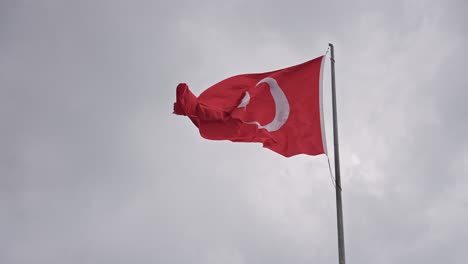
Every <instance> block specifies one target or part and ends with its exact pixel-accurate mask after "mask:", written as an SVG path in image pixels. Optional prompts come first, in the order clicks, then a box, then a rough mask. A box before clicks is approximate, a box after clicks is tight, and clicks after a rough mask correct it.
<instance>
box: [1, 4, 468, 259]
mask: <svg viewBox="0 0 468 264" xmlns="http://www.w3.org/2000/svg"><path fill="white" fill-rule="evenodd" d="M1 6H2V8H1V11H0V12H1V14H2V15H1V16H0V20H1V21H2V23H0V24H1V25H0V121H1V123H0V129H1V131H2V133H1V137H0V149H1V150H0V233H1V234H2V236H1V238H0V262H1V263H15V264H16V263H63V262H67V263H129V262H132V263H314V262H316V263H325V262H334V261H337V249H336V231H335V208H334V192H333V189H332V186H331V183H330V179H329V175H328V167H327V164H326V159H325V158H324V157H322V156H319V157H302V156H300V157H295V158H291V159H285V158H282V157H280V156H278V155H277V154H275V153H272V152H271V151H268V150H266V149H262V148H261V146H260V145H259V144H241V143H236V144H234V143H231V142H214V141H207V140H203V139H201V138H200V136H199V135H198V132H197V130H196V129H195V127H193V125H192V124H191V123H190V122H189V121H188V120H186V119H185V118H181V117H177V116H173V115H172V114H171V112H172V103H173V100H174V96H175V86H176V85H177V83H179V82H187V83H189V85H190V86H191V88H192V89H193V90H194V91H195V92H196V93H199V92H201V91H203V90H204V89H205V88H206V87H208V86H209V85H211V84H213V83H215V82H217V81H219V80H220V79H222V78H225V77H228V76H230V75H232V74H238V73H243V72H259V71H267V70H272V69H275V68H278V67H283V66H288V65H292V64H294V63H299V62H302V61H305V60H307V59H310V58H312V57H314V56H319V55H321V54H322V53H323V52H325V50H326V46H327V44H328V42H329V41H332V42H334V44H335V46H336V51H337V84H338V91H339V93H338V102H339V105H338V110H339V118H340V123H339V124H340V142H341V151H342V155H341V156H342V169H343V176H342V177H343V182H344V206H345V208H344V209H345V237H346V246H347V257H348V263H358V262H365V263H370V262H374V263H396V262H397V263H414V262H425V263H440V262H444V263H462V260H463V259H464V258H465V257H466V253H465V252H464V251H463V248H462V245H464V244H466V243H467V241H466V240H467V239H466V237H467V234H466V231H464V230H463V229H461V228H460V227H461V226H463V223H464V222H466V220H467V218H468V214H467V213H466V210H464V209H465V208H466V205H467V202H468V201H467V200H468V198H467V196H466V194H465V189H466V188H465V187H466V186H467V184H468V182H467V180H466V179H465V177H464V176H465V175H466V173H467V172H468V167H467V166H466V164H465V160H466V158H468V145H467V143H468V142H467V141H466V136H464V135H466V134H467V133H466V131H467V128H468V127H467V125H466V122H465V116H466V112H467V111H466V107H465V106H464V102H465V99H466V98H467V95H468V94H467V93H468V92H466V89H465V86H466V83H467V81H468V80H467V77H466V76H465V74H464V70H465V69H466V66H467V65H466V61H467V56H466V54H464V53H463V52H462V50H463V48H464V47H465V46H466V44H467V35H466V32H467V31H466V30H467V26H466V25H467V23H466V16H465V14H464V11H463V10H465V9H466V4H465V3H464V2H461V1H449V2H443V3H442V2H440V3H438V2H431V1H429V2H418V1H396V2H392V3H390V2H386V1H382V2H378V1H377V2H376V1H371V2H369V1H358V2H354V3H348V4H344V3H339V2H334V1H331V2H330V1H329V2H326V3H325V2H317V3H311V2H310V1H309V2H307V1H294V2H286V1H283V2H281V1H255V2H252V1H225V2H223V3H218V2H216V1H213V2H211V1H203V2H199V3H195V2H192V1H175V2H171V1H166V2H162V1H159V2H158V1H157V2H154V1H132V2H130V1H127V2H126V1H80V2H72V1H40V2H27V1H10V2H7V1H4V2H2V4H1ZM328 66H329V64H328V65H327V67H328ZM325 73H326V78H325V85H328V86H329V76H328V75H329V71H328V69H327V71H326V72H325ZM328 86H326V87H328ZM325 99H326V102H329V99H330V93H329V91H326V94H325ZM325 108H326V109H325V110H326V116H327V117H331V112H330V104H328V103H327V104H326V105H325ZM330 121H331V120H330V119H329V118H328V119H327V133H328V135H329V148H331V146H332V144H331V143H332V142H331V137H330V136H331V131H332V130H331V126H330V125H331V122H330Z"/></svg>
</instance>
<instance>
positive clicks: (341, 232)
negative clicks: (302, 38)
mask: <svg viewBox="0 0 468 264" xmlns="http://www.w3.org/2000/svg"><path fill="white" fill-rule="evenodd" d="M328 45H329V46H330V54H331V58H330V61H331V84H332V104H333V142H334V150H335V182H336V184H335V191H336V217H337V226H338V256H339V264H345V263H346V261H345V246H344V230H343V203H342V201H341V175H340V151H339V147H338V123H337V117H336V116H337V114H336V91H335V87H336V84H335V50H334V47H333V44H331V43H329V44H328Z"/></svg>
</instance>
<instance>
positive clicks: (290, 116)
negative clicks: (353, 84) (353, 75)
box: [174, 56, 326, 157]
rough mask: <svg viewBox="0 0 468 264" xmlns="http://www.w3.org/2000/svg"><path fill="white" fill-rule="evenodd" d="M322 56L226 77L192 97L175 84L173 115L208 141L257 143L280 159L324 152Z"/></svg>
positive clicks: (186, 90) (185, 86)
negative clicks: (186, 121) (183, 118)
mask: <svg viewBox="0 0 468 264" xmlns="http://www.w3.org/2000/svg"><path fill="white" fill-rule="evenodd" d="M324 61H325V58H324V56H321V57H318V58H315V59H313V60H310V61H307V62H305V63H302V64H299V65H295V66H292V67H288V68H284V69H280V70H276V71H271V72H265V73H254V74H242V75H237V76H233V77H230V78H227V79H225V80H222V81H220V82H219V83H217V84H215V85H213V86H211V87H209V88H208V89H206V90H205V91H204V92H202V93H201V94H200V96H198V97H196V96H195V95H194V94H193V93H192V92H191V91H190V90H189V88H188V86H187V84H185V83H181V84H179V85H178V86H177V91H176V102H175V103H174V114H177V115H185V116H187V117H189V118H190V119H191V121H192V122H193V123H194V124H195V126H197V127H198V129H199V132H200V135H201V136H202V137H203V138H206V139H210V140H230V141H233V142H258V143H263V146H264V147H265V148H268V149H271V150H273V151H275V152H277V153H279V154H281V155H283V156H285V157H291V156H294V155H298V154H307V155H319V154H323V153H326V142H325V133H324V122H323V121H324V120H323V111H322V99H321V98H322V89H321V86H322V70H323V64H324Z"/></svg>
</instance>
